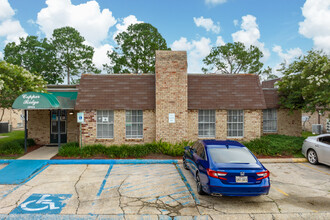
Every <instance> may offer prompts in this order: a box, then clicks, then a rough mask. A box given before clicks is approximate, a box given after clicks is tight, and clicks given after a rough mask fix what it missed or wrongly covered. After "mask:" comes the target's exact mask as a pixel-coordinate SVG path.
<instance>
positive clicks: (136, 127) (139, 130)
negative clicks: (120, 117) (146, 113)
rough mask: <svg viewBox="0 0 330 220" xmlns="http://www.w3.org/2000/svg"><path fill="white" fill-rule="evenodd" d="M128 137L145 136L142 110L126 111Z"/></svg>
mask: <svg viewBox="0 0 330 220" xmlns="http://www.w3.org/2000/svg"><path fill="white" fill-rule="evenodd" d="M126 138H143V112H142V110H129V111H126Z"/></svg>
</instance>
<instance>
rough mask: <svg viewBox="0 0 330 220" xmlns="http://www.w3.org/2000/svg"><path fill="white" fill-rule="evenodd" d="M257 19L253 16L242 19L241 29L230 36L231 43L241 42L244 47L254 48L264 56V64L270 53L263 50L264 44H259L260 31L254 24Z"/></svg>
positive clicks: (265, 49)
mask: <svg viewBox="0 0 330 220" xmlns="http://www.w3.org/2000/svg"><path fill="white" fill-rule="evenodd" d="M256 20H257V18H256V17H254V16H253V15H246V16H243V17H242V24H241V29H242V30H239V31H237V32H235V33H233V34H232V38H233V41H235V42H238V41H239V42H242V43H243V44H244V45H245V46H250V45H253V46H256V47H258V48H259V49H260V50H261V51H262V52H263V54H264V57H263V58H262V61H263V62H265V61H267V59H268V58H269V56H270V52H269V50H268V49H267V48H265V44H264V43H262V42H260V41H259V39H260V31H259V27H258V24H257V22H256Z"/></svg>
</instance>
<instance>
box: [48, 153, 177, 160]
mask: <svg viewBox="0 0 330 220" xmlns="http://www.w3.org/2000/svg"><path fill="white" fill-rule="evenodd" d="M61 159H64V160H71V159H73V160H74V159H156V160H179V159H182V157H181V156H179V157H172V156H168V155H164V154H149V155H147V156H144V157H138V158H136V157H125V158H109V157H106V156H94V157H88V158H82V157H61V156H58V155H55V156H54V157H52V158H51V160H61Z"/></svg>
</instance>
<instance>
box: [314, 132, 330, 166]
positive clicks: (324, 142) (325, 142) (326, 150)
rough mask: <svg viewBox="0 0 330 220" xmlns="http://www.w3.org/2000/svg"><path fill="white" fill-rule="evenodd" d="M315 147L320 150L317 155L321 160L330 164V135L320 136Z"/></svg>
mask: <svg viewBox="0 0 330 220" xmlns="http://www.w3.org/2000/svg"><path fill="white" fill-rule="evenodd" d="M315 147H316V148H318V150H319V152H320V153H319V154H318V155H317V156H318V159H319V162H320V163H325V164H327V165H330V135H329V136H323V137H320V138H319V140H318V142H317V144H316V146H315Z"/></svg>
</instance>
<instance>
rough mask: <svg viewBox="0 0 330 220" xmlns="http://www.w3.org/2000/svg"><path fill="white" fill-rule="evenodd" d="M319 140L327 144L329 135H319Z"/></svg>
mask: <svg viewBox="0 0 330 220" xmlns="http://www.w3.org/2000/svg"><path fill="white" fill-rule="evenodd" d="M319 141H320V142H322V143H325V144H329V145H330V136H324V137H320V138H319Z"/></svg>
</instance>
